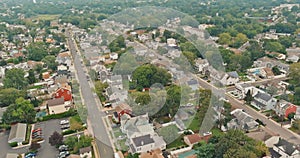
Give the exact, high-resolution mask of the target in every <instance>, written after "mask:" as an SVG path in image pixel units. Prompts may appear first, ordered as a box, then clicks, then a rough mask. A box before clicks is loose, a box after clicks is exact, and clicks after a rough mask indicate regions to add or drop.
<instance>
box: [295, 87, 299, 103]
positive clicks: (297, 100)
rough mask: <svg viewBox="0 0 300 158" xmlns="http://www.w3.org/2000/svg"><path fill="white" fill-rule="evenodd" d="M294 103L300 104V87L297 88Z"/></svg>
mask: <svg viewBox="0 0 300 158" xmlns="http://www.w3.org/2000/svg"><path fill="white" fill-rule="evenodd" d="M294 103H295V104H300V87H296V88H295V94H294Z"/></svg>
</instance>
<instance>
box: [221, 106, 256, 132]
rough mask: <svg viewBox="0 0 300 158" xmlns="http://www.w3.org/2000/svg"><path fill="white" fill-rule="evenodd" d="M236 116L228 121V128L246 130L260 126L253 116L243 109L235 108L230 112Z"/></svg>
mask: <svg viewBox="0 0 300 158" xmlns="http://www.w3.org/2000/svg"><path fill="white" fill-rule="evenodd" d="M230 114H231V115H232V116H233V117H234V118H233V119H232V120H231V121H230V122H228V123H227V129H240V130H244V131H252V130H256V129H257V128H258V127H259V123H257V122H256V121H255V120H254V119H253V117H252V116H250V115H249V114H247V113H246V112H244V111H243V110H242V109H235V110H233V111H232V112H231V113H230Z"/></svg>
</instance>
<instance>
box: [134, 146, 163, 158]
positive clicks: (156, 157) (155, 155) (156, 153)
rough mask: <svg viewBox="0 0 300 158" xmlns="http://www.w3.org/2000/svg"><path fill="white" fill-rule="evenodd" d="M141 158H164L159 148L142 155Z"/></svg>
mask: <svg viewBox="0 0 300 158" xmlns="http://www.w3.org/2000/svg"><path fill="white" fill-rule="evenodd" d="M140 158H164V156H163V153H162V151H161V149H159V148H157V149H154V150H151V151H149V152H145V153H141V155H140Z"/></svg>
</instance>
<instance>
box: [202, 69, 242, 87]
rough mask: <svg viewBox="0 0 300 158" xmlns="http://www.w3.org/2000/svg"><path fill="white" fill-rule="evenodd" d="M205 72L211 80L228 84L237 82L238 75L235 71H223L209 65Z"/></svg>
mask: <svg viewBox="0 0 300 158" xmlns="http://www.w3.org/2000/svg"><path fill="white" fill-rule="evenodd" d="M205 73H209V76H210V78H211V79H212V80H213V81H215V82H219V83H221V84H222V85H226V86H229V85H234V84H236V83H238V82H239V75H238V74H237V72H236V71H233V72H228V73H225V72H222V71H218V70H216V69H214V68H213V67H212V66H209V67H208V70H207V71H206V72H205Z"/></svg>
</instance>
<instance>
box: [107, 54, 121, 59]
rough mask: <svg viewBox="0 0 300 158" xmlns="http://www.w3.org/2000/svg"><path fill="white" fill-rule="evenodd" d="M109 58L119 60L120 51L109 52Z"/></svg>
mask: <svg viewBox="0 0 300 158" xmlns="http://www.w3.org/2000/svg"><path fill="white" fill-rule="evenodd" d="M109 58H110V59H111V60H118V58H119V55H118V53H110V54H109Z"/></svg>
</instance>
